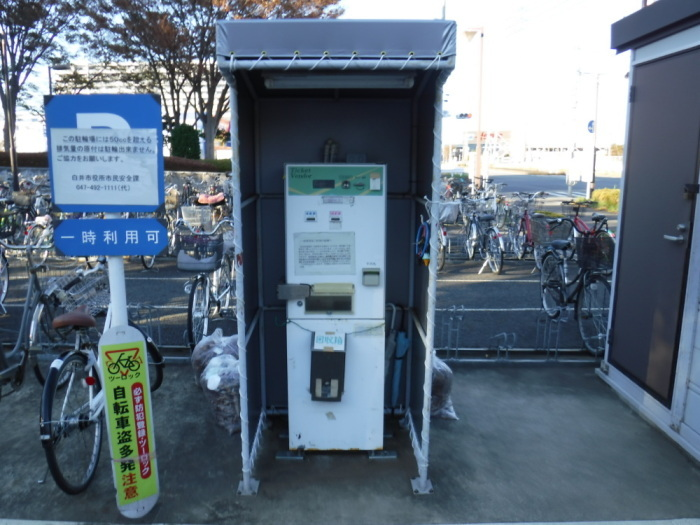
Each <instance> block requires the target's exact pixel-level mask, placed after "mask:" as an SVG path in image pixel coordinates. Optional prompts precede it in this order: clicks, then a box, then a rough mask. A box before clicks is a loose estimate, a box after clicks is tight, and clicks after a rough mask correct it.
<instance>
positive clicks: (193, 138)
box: [172, 124, 201, 159]
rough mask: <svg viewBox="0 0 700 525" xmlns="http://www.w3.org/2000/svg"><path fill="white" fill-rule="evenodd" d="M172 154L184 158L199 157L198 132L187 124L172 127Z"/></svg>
mask: <svg viewBox="0 0 700 525" xmlns="http://www.w3.org/2000/svg"><path fill="white" fill-rule="evenodd" d="M172 154H173V156H175V157H183V158H185V159H199V157H200V155H201V151H200V150H199V134H198V133H197V130H196V129H194V128H193V127H192V126H190V125H189V124H180V125H179V126H176V127H175V129H173V135H172Z"/></svg>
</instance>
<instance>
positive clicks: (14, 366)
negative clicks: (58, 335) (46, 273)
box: [0, 239, 45, 399]
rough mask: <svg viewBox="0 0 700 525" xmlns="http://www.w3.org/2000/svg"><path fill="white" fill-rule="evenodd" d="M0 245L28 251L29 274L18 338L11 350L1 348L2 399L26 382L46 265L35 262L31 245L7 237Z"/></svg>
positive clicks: (4, 247)
mask: <svg viewBox="0 0 700 525" xmlns="http://www.w3.org/2000/svg"><path fill="white" fill-rule="evenodd" d="M0 245H1V246H2V247H3V249H12V250H17V251H22V250H23V251H25V252H26V254H27V271H28V275H29V282H28V283H27V294H26V296H25V299H24V308H23V310H22V318H21V320H20V324H19V331H18V336H17V340H16V341H15V343H14V346H13V348H12V349H11V350H10V351H9V352H5V351H4V349H0V399H2V397H3V396H5V395H9V394H11V393H13V392H16V391H18V390H19V389H20V388H21V386H22V384H23V382H24V374H25V370H26V367H27V364H28V363H29V361H30V345H29V327H30V323H31V319H32V311H33V309H34V306H35V305H36V304H37V302H38V300H39V297H40V296H41V284H40V282H39V277H38V275H37V274H38V272H41V271H43V270H44V269H45V267H44V266H42V265H35V264H34V262H33V259H32V253H31V252H32V247H31V246H16V245H11V244H8V243H7V242H5V239H0ZM7 386H9V387H10V390H9V392H7V393H4V392H3V389H4V388H5V387H7Z"/></svg>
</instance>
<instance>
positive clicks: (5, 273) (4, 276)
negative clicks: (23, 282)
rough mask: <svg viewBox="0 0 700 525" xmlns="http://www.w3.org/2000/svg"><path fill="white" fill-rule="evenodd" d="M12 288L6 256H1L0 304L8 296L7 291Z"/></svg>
mask: <svg viewBox="0 0 700 525" xmlns="http://www.w3.org/2000/svg"><path fill="white" fill-rule="evenodd" d="M9 287H10V267H9V266H8V265H7V259H6V258H5V255H4V254H3V255H0V304H2V302H3V301H4V300H5V296H7V290H8V288H9Z"/></svg>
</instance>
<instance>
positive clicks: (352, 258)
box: [278, 164, 386, 450]
mask: <svg viewBox="0 0 700 525" xmlns="http://www.w3.org/2000/svg"><path fill="white" fill-rule="evenodd" d="M285 219H286V253H287V260H286V284H284V285H281V286H280V287H279V289H278V293H279V297H280V298H282V299H284V300H286V301H287V320H288V322H287V381H288V402H289V448H290V450H301V449H304V450H379V449H381V448H382V447H383V434H384V345H385V331H384V324H385V321H384V316H385V283H386V266H385V246H386V168H385V166H382V165H368V164H362V165H351V164H305V165H300V164H294V165H287V166H286V167H285Z"/></svg>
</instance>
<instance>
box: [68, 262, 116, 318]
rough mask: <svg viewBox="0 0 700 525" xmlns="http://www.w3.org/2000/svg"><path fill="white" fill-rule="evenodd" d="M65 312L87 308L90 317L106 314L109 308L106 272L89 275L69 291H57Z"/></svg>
mask: <svg viewBox="0 0 700 525" xmlns="http://www.w3.org/2000/svg"><path fill="white" fill-rule="evenodd" d="M55 295H56V296H57V297H58V298H59V299H60V301H61V305H62V306H63V307H64V308H65V311H66V312H68V311H71V310H75V309H76V308H78V306H82V305H84V306H87V311H88V313H89V314H90V315H93V316H94V315H97V314H98V313H100V312H106V311H107V308H108V307H109V299H110V297H109V278H108V276H107V273H106V272H98V273H94V274H89V275H86V276H84V277H83V278H82V279H80V281H79V282H77V283H76V284H74V285H73V286H71V287H70V288H68V289H67V290H61V291H56V292H55Z"/></svg>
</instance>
